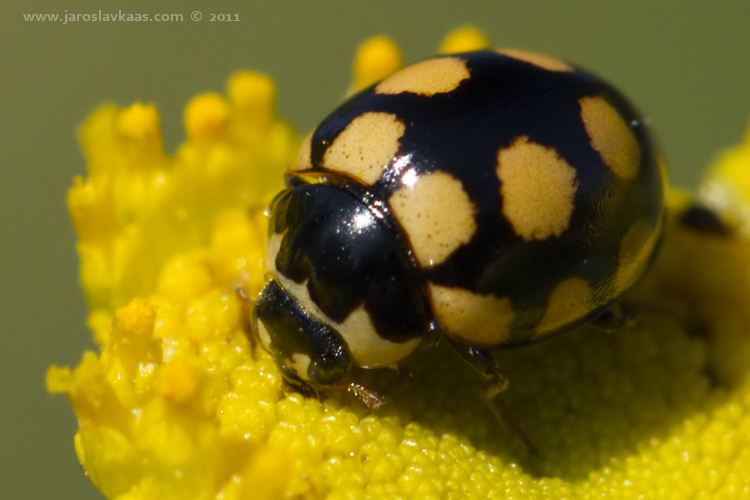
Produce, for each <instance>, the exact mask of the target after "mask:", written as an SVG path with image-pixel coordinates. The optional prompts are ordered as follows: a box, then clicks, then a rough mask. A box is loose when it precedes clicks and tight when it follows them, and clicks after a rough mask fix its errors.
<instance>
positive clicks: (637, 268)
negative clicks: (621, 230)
mask: <svg viewBox="0 0 750 500" xmlns="http://www.w3.org/2000/svg"><path fill="white" fill-rule="evenodd" d="M659 233H660V232H659V228H658V227H654V226H653V225H651V223H650V222H649V220H648V218H647V217H642V218H640V219H638V220H637V221H635V223H634V224H633V225H632V226H630V229H628V232H627V233H625V236H623V237H622V240H620V254H619V262H618V266H617V274H615V283H614V288H615V293H616V294H617V295H619V294H621V293H623V292H625V291H627V290H628V289H629V288H630V287H632V286H633V285H634V284H635V283H636V282H637V281H638V280H639V279H640V278H641V276H642V275H643V273H644V272H645V271H646V267H647V266H648V264H649V262H650V260H651V255H652V254H653V253H654V248H655V247H656V243H657V242H658V241H659Z"/></svg>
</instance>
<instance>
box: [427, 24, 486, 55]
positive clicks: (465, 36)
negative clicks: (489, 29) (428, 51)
mask: <svg viewBox="0 0 750 500" xmlns="http://www.w3.org/2000/svg"><path fill="white" fill-rule="evenodd" d="M489 47H490V41H489V39H488V38H487V35H485V34H484V31H482V30H480V29H479V28H477V27H476V26H463V27H461V28H457V29H455V30H453V31H451V32H450V33H448V36H446V37H445V39H444V40H443V43H442V44H441V45H440V49H439V50H438V52H440V53H441V54H455V53H457V52H469V51H472V50H482V49H487V48H489Z"/></svg>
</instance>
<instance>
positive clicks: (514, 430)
mask: <svg viewBox="0 0 750 500" xmlns="http://www.w3.org/2000/svg"><path fill="white" fill-rule="evenodd" d="M449 342H450V345H451V346H452V347H453V349H454V350H455V351H456V352H457V353H458V355H459V356H461V358H462V359H463V360H464V361H466V362H467V363H469V365H471V366H472V367H473V368H474V369H475V370H477V371H478V372H479V373H481V374H482V375H483V376H484V379H485V388H484V391H483V396H484V399H485V400H486V401H487V405H488V406H489V407H490V409H491V410H492V412H493V413H494V414H495V416H496V417H497V419H498V420H499V421H500V422H501V423H502V424H503V426H504V427H505V429H506V431H507V432H508V434H510V435H511V436H513V437H515V438H516V439H517V440H518V441H520V442H521V443H522V444H523V446H524V448H526V451H527V452H528V453H529V454H530V455H533V456H536V455H537V454H538V450H537V448H536V446H534V443H532V442H531V439H529V437H528V436H527V435H526V433H525V432H524V430H523V429H522V428H521V426H520V425H519V424H518V421H517V420H516V419H515V418H513V415H512V414H511V412H510V410H509V409H508V407H507V405H506V404H505V403H504V402H503V401H502V398H498V397H497V396H498V394H500V393H501V392H503V391H505V390H506V389H507V388H508V382H509V379H508V376H507V375H506V374H504V373H503V372H502V371H500V367H499V366H498V364H497V361H496V360H495V358H494V357H493V356H492V353H491V352H490V351H488V350H483V349H477V348H476V347H471V346H468V345H465V344H459V343H456V342H452V341H450V340H449Z"/></svg>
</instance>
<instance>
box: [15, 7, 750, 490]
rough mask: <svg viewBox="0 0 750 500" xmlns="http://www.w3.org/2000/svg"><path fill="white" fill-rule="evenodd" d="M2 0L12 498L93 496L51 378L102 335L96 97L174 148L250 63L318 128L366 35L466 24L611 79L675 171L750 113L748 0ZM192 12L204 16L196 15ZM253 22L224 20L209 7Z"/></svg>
mask: <svg viewBox="0 0 750 500" xmlns="http://www.w3.org/2000/svg"><path fill="white" fill-rule="evenodd" d="M13 3H16V4H18V5H12V4H10V3H9V2H3V3H2V6H0V90H1V91H2V92H1V93H0V96H1V97H0V151H2V167H1V168H2V175H3V177H2V182H1V183H0V188H1V189H2V194H1V195H0V203H2V209H1V210H0V217H1V218H2V233H1V234H2V246H1V247H0V248H1V249H2V250H1V251H2V259H0V266H2V297H1V300H0V304H1V307H2V316H1V317H2V320H3V326H2V336H3V337H2V339H3V347H2V349H0V356H1V357H2V358H1V359H0V371H1V372H0V387H2V410H1V411H0V419H1V421H0V498H3V499H16V498H29V499H40V500H41V499H58V498H62V499H68V498H77V499H96V498H101V495H100V494H99V493H98V492H97V490H96V489H95V488H94V487H93V486H92V485H91V483H90V481H89V480H88V479H87V478H86V477H85V475H84V471H83V470H82V469H81V467H80V466H79V464H78V461H77V459H76V456H75V453H74V450H73V434H74V433H75V429H76V420H75V417H74V415H73V412H72V410H71V408H70V406H69V404H68V402H67V400H66V399H65V398H64V397H61V396H55V397H53V396H49V395H47V394H46V392H45V388H44V374H45V370H46V369H47V366H48V365H50V364H52V363H54V364H62V365H75V364H76V363H77V362H78V360H79V359H80V356H81V353H82V352H83V351H84V350H85V349H91V348H94V345H93V343H92V341H91V335H90V333H89V331H88V330H87V329H86V327H85V325H84V322H85V319H86V308H85V304H84V301H83V296H82V293H81V292H80V289H79V286H78V278H77V265H78V259H77V256H76V253H75V247H74V235H73V230H72V228H71V225H70V222H69V218H68V215H67V212H66V208H65V204H64V198H65V193H66V190H67V188H68V186H69V185H70V183H71V180H72V178H73V177H74V176H76V175H82V174H84V173H85V162H84V159H83V157H82V155H81V152H80V149H79V146H78V143H77V140H76V129H77V127H78V125H79V124H80V123H81V122H82V121H83V119H84V118H85V117H86V115H87V114H88V113H89V112H90V111H91V110H92V109H94V108H95V107H96V106H97V105H99V104H101V103H103V102H106V101H114V102H116V103H118V104H121V105H128V104H130V103H132V102H134V101H144V102H153V103H156V104H157V106H158V108H159V110H160V112H161V115H162V125H163V129H164V136H165V144H166V147H167V150H168V151H169V152H173V151H174V150H175V149H176V147H177V146H178V144H179V143H180V142H181V141H182V137H183V128H182V113H183V109H184V105H185V103H186V102H187V101H188V99H190V97H191V96H193V95H194V94H196V93H199V92H205V91H209V90H218V91H222V90H223V88H224V82H225V80H226V78H227V77H228V76H229V75H230V74H231V73H232V72H233V71H235V70H237V69H243V68H253V69H258V70H262V71H265V72H267V73H269V74H270V75H272V76H273V77H274V78H275V79H276V81H277V83H278V108H279V113H280V114H281V115H282V116H283V117H286V118H287V119H288V120H290V121H291V122H292V123H293V124H294V125H296V126H297V127H298V128H299V129H300V130H301V131H307V130H309V129H310V128H311V127H312V126H313V125H314V124H315V123H316V121H317V120H319V119H320V118H321V117H323V116H324V115H325V114H326V113H327V112H328V111H329V110H331V109H332V108H333V106H335V105H336V103H337V102H338V101H339V99H340V97H341V96H342V95H343V92H344V90H345V89H346V87H347V86H348V84H349V81H350V65H351V60H352V56H353V54H354V51H355V49H356V47H357V45H358V44H359V43H360V42H361V41H362V40H363V39H364V38H366V37H369V36H371V35H374V34H380V33H385V34H388V35H390V36H392V37H393V38H394V39H395V40H396V41H397V43H399V44H400V45H401V47H402V48H403V51H404V56H405V59H406V61H414V60H416V59H420V58H423V57H426V56H429V55H430V54H432V53H433V52H434V51H435V49H436V48H437V46H438V45H439V43H440V41H441V39H442V37H443V36H444V34H445V33H446V32H447V31H449V30H450V29H452V28H454V27H456V26H459V25H461V24H464V23H473V24H476V25H477V26H480V27H481V28H483V29H484V30H485V31H486V32H487V34H488V35H489V36H490V38H491V39H492V41H493V42H494V43H495V44H497V45H503V46H514V47H523V48H528V49H533V50H537V51H541V52H547V53H551V54H554V55H557V56H560V57H562V58H564V59H567V60H570V61H574V62H576V63H578V64H580V65H582V66H584V67H586V68H589V69H591V70H592V71H594V72H596V73H598V74H599V75H601V76H603V77H605V78H606V79H608V80H610V81H611V82H614V83H615V84H616V85H617V86H618V87H619V88H620V89H621V90H623V91H624V92H625V93H626V94H627V95H628V96H630V97H631V99H632V100H633V101H634V102H635V103H636V104H637V105H638V107H639V108H640V109H641V110H642V111H643V112H644V114H646V115H647V116H648V117H649V118H650V119H651V122H652V124H653V127H654V129H655V131H656V134H657V136H658V138H659V140H660V142H661V145H662V149H663V153H664V156H665V158H666V159H667V162H668V165H669V168H670V171H671V176H672V179H673V181H674V183H676V184H678V185H680V186H683V187H690V186H695V185H696V184H697V182H698V180H699V178H700V172H701V170H702V169H703V168H704V167H705V165H706V164H708V163H709V162H710V161H711V159H712V158H713V157H714V156H715V155H716V153H717V152H718V151H720V150H721V149H722V148H723V147H725V146H727V145H730V144H733V143H736V142H737V141H738V140H739V139H740V138H741V137H742V135H743V134H744V131H745V128H746V125H747V122H748V118H750V89H749V86H748V82H750V30H749V29H748V21H750V2H739V1H734V2H730V1H726V2H716V3H714V4H713V7H709V5H711V4H709V3H708V2H685V1H681V0H669V1H666V0H663V1H658V2H655V1H653V0H630V1H628V2H602V1H601V0H572V1H566V2H562V1H552V0H547V1H541V0H524V1H515V2H511V1H493V2H479V1H476V2H463V5H461V6H459V2H447V1H426V0H422V1H411V2H408V1H404V0H399V1H396V0H393V1H391V0H387V1H379V2H358V1H355V0H347V1H343V0H342V1H326V0H319V1H317V2H315V1H309V0H308V1H301V0H276V1H274V2H271V1H264V2H249V1H245V2H239V1H237V2H210V3H209V2H196V1H190V0H187V1H185V0H183V1H179V2H178V1H165V2H160V3H158V4H155V3H150V2H125V1H123V2H121V3H116V2H114V3H109V4H108V5H107V6H106V7H105V6H104V5H103V3H101V2H94V1H86V0H68V1H67V2H53V1H50V0H46V1H39V2H34V3H31V2H29V3H26V4H24V5H20V3H19V2H13ZM100 8H101V9H102V10H103V11H104V12H113V11H114V12H117V11H118V10H122V11H123V12H124V13H144V14H149V15H151V16H153V15H155V14H157V13H177V14H182V15H183V19H184V20H183V21H182V22H172V23H165V22H162V23H156V22H77V23H72V22H71V23H68V24H62V22H49V21H48V22H38V21H37V22H27V21H24V17H23V14H24V13H27V14H29V13H40V14H42V13H49V14H61V15H62V14H64V13H65V11H66V10H67V11H68V13H94V12H98V11H99V9H100ZM193 11H200V12H201V13H202V20H201V21H198V22H196V21H193V20H191V18H190V14H191V12H193ZM212 13H213V14H220V13H224V14H231V15H232V17H235V14H236V15H237V17H239V19H240V21H239V22H211V21H210V20H209V19H210V14H212Z"/></svg>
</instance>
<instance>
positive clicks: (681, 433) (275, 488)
mask: <svg viewBox="0 0 750 500" xmlns="http://www.w3.org/2000/svg"><path fill="white" fill-rule="evenodd" d="M485 45H486V39H484V38H483V35H482V34H481V33H479V32H477V31H475V30H471V29H468V30H467V29H464V30H463V31H462V30H458V31H457V32H454V33H453V34H452V35H451V36H449V37H448V39H446V41H445V42H444V44H443V48H442V50H443V51H444V52H453V51H456V50H467V49H472V48H479V47H484V46H485ZM400 65H401V62H400V53H399V52H398V48H397V47H395V45H393V43H392V42H390V41H389V40H387V39H383V38H377V39H374V40H371V41H370V42H368V43H366V44H365V45H364V46H363V47H362V48H361V49H360V52H359V55H358V57H357V63H356V64H355V82H354V84H353V87H355V88H361V87H362V86H365V85H369V84H371V83H372V82H374V81H376V80H378V79H381V78H383V77H385V76H387V75H388V74H390V73H392V72H393V71H396V70H397V69H398V68H399V67H400ZM227 93H228V98H226V99H225V98H224V97H222V96H220V95H218V94H205V95H202V96H198V97H196V98H194V99H193V100H192V101H191V103H190V104H189V105H188V108H187V110H186V112H185V127H186V129H187V135H188V139H187V141H186V142H185V143H184V144H183V145H182V146H181V147H180V148H179V150H178V151H177V153H176V154H175V155H174V156H169V155H167V154H165V153H164V151H163V145H162V140H161V133H160V131H159V125H158V124H159V117H158V114H157V113H156V110H155V108H154V107H153V106H144V105H139V104H138V105H134V106H133V107H131V108H127V109H120V108H117V107H114V106H107V107H104V108H102V109H100V110H98V111H96V112H95V113H94V114H93V115H92V116H91V117H90V118H89V120H88V121H87V122H86V124H85V125H84V126H83V128H82V130H81V141H82V143H83V146H84V150H85V152H86V157H87V159H88V163H89V165H88V169H89V170H88V177H87V178H86V179H80V178H79V179H76V180H75V181H74V185H73V187H72V188H71V190H70V192H69V195H68V205H69V208H70V212H71V216H72V219H73V223H74V227H75V230H76V233H77V235H78V250H79V255H80V258H81V280H82V284H83V287H84V289H85V291H86V296H87V299H88V303H89V307H90V316H89V321H88V324H89V326H90V327H91V329H92V331H93V332H94V338H95V340H96V342H97V343H98V344H99V353H93V352H88V353H85V354H84V356H83V359H82V360H81V362H80V363H79V365H78V366H77V367H75V368H74V369H70V368H57V367H52V368H50V369H49V371H48V374H47V387H48V390H49V391H51V392H56V393H65V394H67V396H68V398H69V400H70V401H71V404H72V406H73V409H74V411H75V412H76V415H77V416H78V420H79V423H80V427H79V429H78V432H77V433H76V436H75V449H76V452H77V454H78V458H79V460H80V461H81V464H82V465H83V467H84V468H85V470H86V473H87V474H88V475H89V476H90V477H91V479H92V481H93V482H94V483H95V484H96V485H97V487H98V488H99V489H100V490H101V491H102V493H103V494H104V495H105V496H106V497H107V498H111V499H117V500H150V499H159V500H172V499H174V500H186V499H191V500H193V499H196V500H199V499H207V500H208V499H229V500H246V499H259V500H266V499H269V500H270V499H276V498H311V499H316V498H321V499H322V498H327V499H342V500H343V499H381V498H383V499H385V498H401V499H433V498H434V499H471V498H477V499H486V498H515V499H520V498H532V499H534V498H539V499H541V498H548V499H559V498H592V499H593V498H622V499H626V498H675V499H680V498H695V497H706V498H747V496H748V491H749V490H748V489H747V488H748V486H747V484H748V483H747V478H748V475H747V472H746V471H748V470H750V451H748V450H750V381H749V380H748V377H747V372H748V367H749V366H750V302H749V301H750V299H748V297H750V239H748V238H747V237H746V236H736V235H735V236H730V237H722V236H715V235H708V234H705V233H698V232H696V231H694V230H691V229H689V228H686V227H684V226H683V225H680V224H679V213H680V212H681V210H683V209H684V208H685V207H686V206H687V205H688V204H689V203H692V202H693V198H692V197H691V196H689V195H686V194H684V193H671V195H670V201H669V205H670V217H669V218H668V220H667V222H666V223H665V231H666V232H665V235H664V238H663V241H662V243H661V247H662V249H661V252H660V254H659V257H658V259H657V261H656V262H655V264H654V267H653V270H652V271H651V272H650V273H649V274H648V275H647V277H646V278H645V279H644V280H643V281H642V282H641V283H640V284H639V285H638V286H637V287H636V289H634V290H633V291H632V292H631V293H630V294H629V295H628V297H627V298H626V302H627V303H629V304H631V305H632V306H633V307H634V308H635V310H636V311H637V312H638V320H637V321H636V323H635V324H634V325H630V326H626V327H623V328H621V329H619V330H618V331H616V332H614V333H611V334H604V333H602V332H600V331H597V330H594V329H592V328H591V327H587V326H584V327H581V328H578V329H576V330H573V331H571V332H567V333H565V334H564V335H561V336H559V337H556V338H554V339H552V340H549V341H546V342H542V343H539V344H536V345H532V346H528V347H524V348H522V349H516V350H505V351H502V352H499V353H498V355H497V358H498V361H499V363H500V365H501V366H502V368H503V370H504V371H505V372H506V373H507V374H508V375H509V377H510V380H511V384H510V388H509V389H508V391H507V392H506V393H504V394H503V395H502V396H501V397H502V398H503V402H504V404H505V406H507V408H508V412H509V413H510V414H511V415H512V419H513V421H514V422H515V423H517V424H518V425H519V426H520V427H521V428H522V429H523V431H524V433H525V434H526V435H527V436H528V438H529V439H530V440H531V441H532V442H533V443H534V445H535V446H536V448H537V449H538V454H537V455H535V456H534V455H530V454H529V453H528V450H527V449H526V448H525V447H524V446H523V444H522V442H521V441H520V440H519V439H518V436H517V435H515V434H513V433H512V432H508V431H507V430H506V429H505V428H504V427H503V426H502V425H501V423H500V422H499V421H498V420H497V418H496V417H495V416H494V414H493V412H492V411H490V409H489V408H488V406H487V405H486V404H485V402H484V401H483V399H482V396H481V389H482V385H481V380H480V378H479V377H478V376H477V374H476V373H474V372H473V371H472V370H471V368H469V367H468V366H465V365H464V364H463V363H462V362H461V361H460V360H459V359H457V358H456V356H455V354H454V353H452V352H451V350H450V349H449V348H447V347H446V346H445V345H441V346H438V347H436V348H431V349H426V350H423V351H420V352H418V353H417V354H416V356H414V359H413V362H412V363H411V364H410V365H409V367H408V368H409V372H410V376H408V377H407V376H404V375H400V374H398V373H395V372H392V371H388V370H385V371H375V370H370V371H365V373H362V374H360V375H358V377H359V381H360V382H361V383H362V384H364V385H365V386H367V387H370V388H372V389H373V390H376V391H377V392H378V393H379V394H381V395H382V396H384V397H385V400H386V403H385V404H384V405H383V406H382V407H381V408H379V409H377V410H375V411H368V410H367V409H366V408H365V407H364V406H363V405H362V404H361V403H360V402H359V401H357V400H355V399H353V398H352V397H350V396H348V395H346V394H345V393H342V392H337V391H331V392H330V393H328V394H321V397H320V398H315V397H310V396H303V395H300V394H297V393H295V392H292V391H290V390H289V389H286V388H284V386H283V385H282V378H281V374H280V373H279V370H278V368H277V367H276V365H275V364H274V363H273V361H272V360H271V358H270V356H269V355H268V354H266V353H265V351H263V350H262V349H260V348H256V347H255V341H254V339H253V337H252V335H251V334H250V333H249V328H248V324H249V314H250V306H249V304H248V303H247V302H246V301H245V300H244V299H243V298H241V297H240V296H239V295H238V293H237V291H236V289H237V288H238V287H239V288H242V289H243V290H244V291H245V292H246V293H247V294H248V295H249V296H250V297H254V296H255V295H257V293H258V291H259V290H260V288H261V287H262V286H263V283H264V280H265V277H264V268H263V262H262V260H263V252H264V249H263V245H264V239H265V231H266V228H265V224H266V218H265V216H264V215H263V209H264V207H265V206H266V204H267V203H268V200H269V199H270V198H271V197H272V196H273V195H274V194H275V193H276V192H277V191H278V190H279V189H281V187H282V172H283V170H284V168H285V166H286V165H287V164H288V163H289V162H290V161H292V160H293V158H294V156H295V154H296V149H297V148H298V146H299V140H298V136H297V135H296V133H295V132H294V131H293V130H291V129H290V127H289V126H288V125H286V124H285V123H284V122H283V121H281V120H279V119H278V118H277V116H276V114H275V108H274V100H275V87H274V84H273V82H272V80H270V79H269V78H268V77H266V76H264V75H261V74H258V73H251V72H242V73H238V74H237V75H235V76H233V77H232V78H231V80H230V83H229V86H228V92H227ZM749 143H750V141H749ZM745 147H746V146H743V147H742V148H745ZM742 148H740V150H737V151H738V152H735V153H733V154H730V155H728V156H727V157H726V158H725V163H723V164H721V165H719V166H718V167H716V169H715V170H714V172H715V174H714V177H712V179H715V178H719V179H721V180H722V183H723V185H724V186H725V189H727V190H728V189H730V188H731V189H738V190H740V191H738V192H739V193H740V194H738V195H736V196H735V197H734V198H732V199H733V203H732V205H731V208H727V210H726V211H725V212H723V213H724V214H725V215H726V216H727V220H728V222H729V223H730V226H731V224H733V223H736V221H737V220H738V219H741V216H740V215H736V214H739V213H741V212H742V211H743V210H746V209H747V207H750V195H748V196H745V195H744V194H741V186H742V182H744V181H747V179H745V177H746V175H745V174H744V173H743V172H748V171H750V154H746V153H744V152H742V151H744V149H742ZM743 162H745V163H743ZM743 166H744V167H743ZM736 179H739V180H738V186H740V187H735V186H734V184H733V183H734V182H735V180H736ZM711 182H713V181H711ZM707 185H709V184H707ZM748 185H750V183H748ZM749 192H750V191H749ZM732 196H734V195H732ZM727 206H728V205H727ZM749 220H750V219H749ZM738 224H739V223H738ZM740 227H741V226H740Z"/></svg>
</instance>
